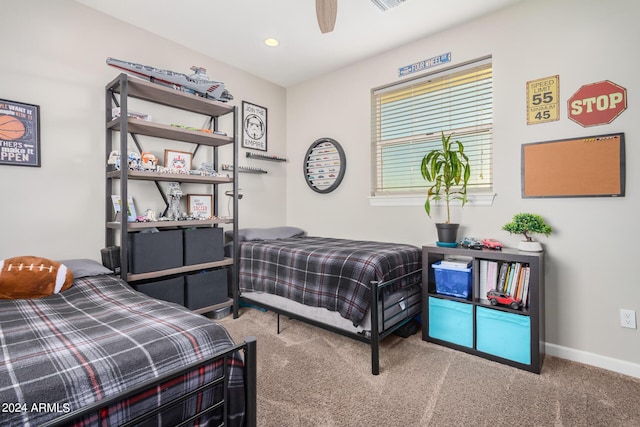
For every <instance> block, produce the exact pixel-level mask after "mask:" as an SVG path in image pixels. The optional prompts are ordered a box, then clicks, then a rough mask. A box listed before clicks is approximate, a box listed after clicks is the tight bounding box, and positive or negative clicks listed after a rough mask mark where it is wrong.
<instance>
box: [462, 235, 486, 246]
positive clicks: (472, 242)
mask: <svg viewBox="0 0 640 427" xmlns="http://www.w3.org/2000/svg"><path fill="white" fill-rule="evenodd" d="M460 246H462V247H463V248H467V249H482V248H484V245H483V244H482V242H481V241H480V240H478V239H476V238H473V237H465V238H464V239H462V240H460Z"/></svg>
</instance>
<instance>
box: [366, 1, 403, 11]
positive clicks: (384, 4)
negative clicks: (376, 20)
mask: <svg viewBox="0 0 640 427" xmlns="http://www.w3.org/2000/svg"><path fill="white" fill-rule="evenodd" d="M405 1H406V0H371V3H373V4H375V5H376V6H378V8H380V10H381V11H383V12H384V11H386V10H389V9H391V8H392V7H396V6H398V5H399V4H400V3H404V2H405Z"/></svg>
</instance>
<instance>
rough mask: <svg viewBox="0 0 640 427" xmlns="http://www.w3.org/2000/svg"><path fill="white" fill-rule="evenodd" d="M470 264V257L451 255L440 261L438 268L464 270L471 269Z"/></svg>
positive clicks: (471, 260)
mask: <svg viewBox="0 0 640 427" xmlns="http://www.w3.org/2000/svg"><path fill="white" fill-rule="evenodd" d="M472 262H473V258H471V257H466V256H453V255H451V256H448V257H445V259H443V260H442V261H440V267H443V268H446V269H458V270H466V269H467V268H469V267H471V263H472Z"/></svg>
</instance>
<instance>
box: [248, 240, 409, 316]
mask: <svg viewBox="0 0 640 427" xmlns="http://www.w3.org/2000/svg"><path fill="white" fill-rule="evenodd" d="M421 255H422V254H421V251H420V249H419V248H417V247H415V246H410V245H404V244H396V243H381V242H368V241H358V240H345V239H334V238H326V237H308V236H300V237H291V238H288V239H278V240H260V241H246V242H241V243H240V274H239V280H240V290H241V291H247V292H249V291H251V292H268V293H271V294H275V295H278V296H282V297H286V298H289V299H291V300H294V301H296V302H299V303H302V304H306V305H310V306H314V307H324V308H326V309H328V310H331V311H337V312H339V313H340V315H341V316H342V317H344V318H346V319H349V320H351V321H352V322H353V324H354V326H358V325H359V324H360V322H362V320H363V318H364V316H365V314H366V312H367V310H368V309H369V306H370V304H371V300H370V289H371V288H370V282H371V281H374V280H379V281H387V280H390V279H394V278H396V277H400V276H402V275H404V274H406V273H409V272H412V271H415V270H418V269H419V268H421V264H422V261H421ZM418 276H419V275H418ZM416 280H417V281H419V280H420V277H416ZM413 283H415V281H412V282H411V283H399V286H408V285H411V284H413Z"/></svg>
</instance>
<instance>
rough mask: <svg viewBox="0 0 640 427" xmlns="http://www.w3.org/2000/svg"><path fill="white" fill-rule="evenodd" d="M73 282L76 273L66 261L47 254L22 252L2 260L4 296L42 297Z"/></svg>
mask: <svg viewBox="0 0 640 427" xmlns="http://www.w3.org/2000/svg"><path fill="white" fill-rule="evenodd" d="M72 284H73V273H72V272H71V270H70V269H68V268H67V267H66V266H65V265H64V264H61V263H59V262H57V261H52V260H50V259H47V258H41V257H35V256H20V257H14V258H9V259H5V260H1V261H0V298H3V299H28V298H42V297H46V296H49V295H53V294H57V293H58V292H62V291H64V290H66V289H68V288H69V287H71V285H72Z"/></svg>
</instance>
